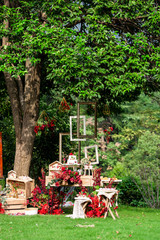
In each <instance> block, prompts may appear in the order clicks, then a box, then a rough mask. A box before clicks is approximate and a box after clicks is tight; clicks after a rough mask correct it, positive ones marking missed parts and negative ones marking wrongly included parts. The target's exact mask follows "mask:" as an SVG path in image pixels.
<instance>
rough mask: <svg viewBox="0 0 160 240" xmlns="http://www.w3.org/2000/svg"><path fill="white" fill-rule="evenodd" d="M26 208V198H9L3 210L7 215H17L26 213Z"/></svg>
mask: <svg viewBox="0 0 160 240" xmlns="http://www.w3.org/2000/svg"><path fill="white" fill-rule="evenodd" d="M26 206H27V201H26V199H25V198H24V199H19V198H7V199H6V203H5V205H4V206H3V208H4V210H5V214H17V213H25V209H26Z"/></svg>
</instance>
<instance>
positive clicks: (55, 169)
mask: <svg viewBox="0 0 160 240" xmlns="http://www.w3.org/2000/svg"><path fill="white" fill-rule="evenodd" d="M61 168H62V163H60V162H58V161H55V162H53V163H51V164H50V165H49V176H52V175H54V173H55V172H60V170H61Z"/></svg>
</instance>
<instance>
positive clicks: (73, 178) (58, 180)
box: [52, 167, 82, 187]
mask: <svg viewBox="0 0 160 240" xmlns="http://www.w3.org/2000/svg"><path fill="white" fill-rule="evenodd" d="M52 182H55V185H56V186H57V187H59V186H60V185H61V184H62V183H64V184H68V185H70V184H76V183H77V184H79V186H82V180H81V175H80V174H79V173H78V172H77V171H76V172H75V171H71V170H70V169H67V168H65V167H62V169H61V171H60V173H56V172H55V176H54V179H53V180H52Z"/></svg>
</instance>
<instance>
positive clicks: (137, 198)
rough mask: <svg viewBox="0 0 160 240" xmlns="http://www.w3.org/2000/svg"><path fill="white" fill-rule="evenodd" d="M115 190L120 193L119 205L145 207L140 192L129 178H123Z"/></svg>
mask: <svg viewBox="0 0 160 240" xmlns="http://www.w3.org/2000/svg"><path fill="white" fill-rule="evenodd" d="M117 189H118V190H119V191H120V192H119V203H121V204H124V205H130V206H135V207H145V206H146V203H145V201H144V199H143V197H142V195H141V193H140V191H139V190H138V188H137V186H136V184H135V183H134V182H133V179H132V178H131V177H130V176H127V177H123V178H122V183H119V185H118V187H117Z"/></svg>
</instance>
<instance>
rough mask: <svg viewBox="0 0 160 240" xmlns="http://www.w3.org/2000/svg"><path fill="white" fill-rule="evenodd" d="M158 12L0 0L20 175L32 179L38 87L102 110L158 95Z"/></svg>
mask: <svg viewBox="0 0 160 240" xmlns="http://www.w3.org/2000/svg"><path fill="white" fill-rule="evenodd" d="M159 13H160V8H159V1H158V0H157V1H153V0H147V1H142V0H138V1H125V0H110V1H105V0H103V1H102V0H100V1H99V0H94V1H91V0H87V1H72V0H54V1H50V0H46V1H42V0H31V1H24V0H23V1H22V0H17V1H15V0H4V1H1V5H0V16H1V18H0V19H1V20H0V38H1V40H2V47H1V50H0V51H1V52H0V58H1V60H0V71H3V73H4V78H5V82H6V85H7V90H8V94H9V96H10V102H11V107H12V114H13V120H14V126H15V134H16V152H15V162H14V170H15V171H16V172H17V174H18V175H28V174H29V167H30V162H31V158H32V151H33V144H34V138H35V133H34V126H35V124H36V121H37V118H38V110H39V95H40V83H41V81H43V86H44V84H45V83H46V84H48V82H49V83H51V81H52V82H53V86H56V87H57V86H59V87H60V88H64V89H65V93H69V94H71V93H73V94H76V95H77V96H79V97H80V98H83V99H94V100H95V99H96V100H97V101H99V102H100V103H101V105H103V104H104V103H108V104H110V105H113V104H116V103H118V102H120V101H123V100H125V99H133V97H134V96H135V95H138V94H140V93H141V91H145V92H150V91H154V90H158V89H159V80H160V78H159V72H160V70H159V62H160V61H159V59H160V56H159V51H160V47H159V39H160V37H159V36H160V34H159V33H160V30H159V23H160V14H159ZM44 61H45V62H47V64H46V65H45V66H46V76H45V81H46V82H44V79H41V68H42V65H43V63H44Z"/></svg>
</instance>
